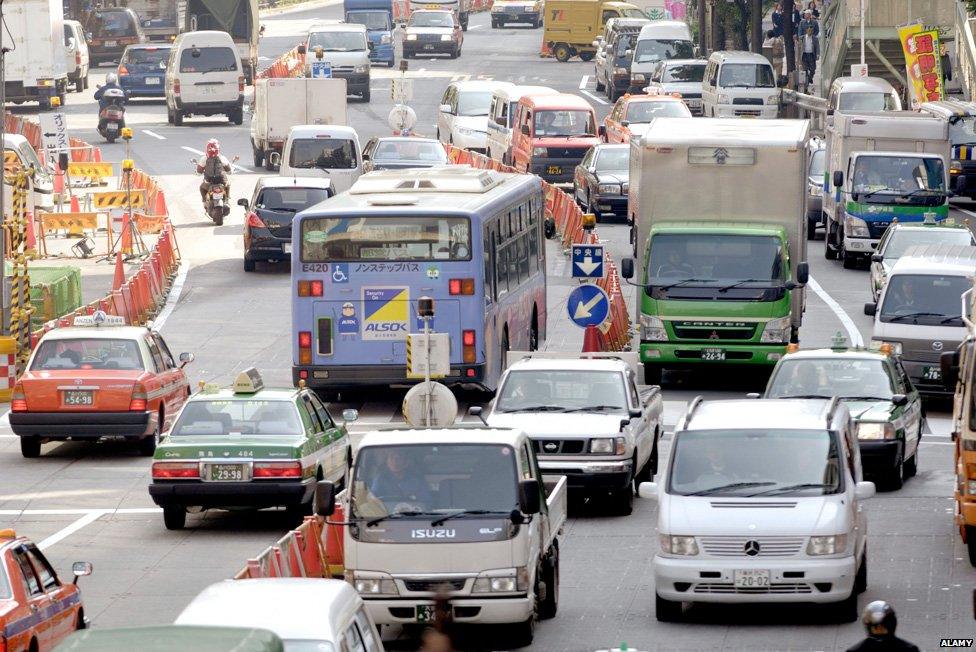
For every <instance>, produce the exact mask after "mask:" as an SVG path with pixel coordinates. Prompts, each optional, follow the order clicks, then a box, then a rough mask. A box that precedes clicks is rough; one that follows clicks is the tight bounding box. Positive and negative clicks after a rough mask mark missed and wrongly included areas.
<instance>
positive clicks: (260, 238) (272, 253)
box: [244, 229, 291, 260]
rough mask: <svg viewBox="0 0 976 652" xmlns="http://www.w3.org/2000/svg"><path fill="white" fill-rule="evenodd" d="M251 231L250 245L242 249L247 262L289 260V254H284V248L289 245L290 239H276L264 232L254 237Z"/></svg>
mask: <svg viewBox="0 0 976 652" xmlns="http://www.w3.org/2000/svg"><path fill="white" fill-rule="evenodd" d="M254 231H255V229H251V243H250V245H249V246H248V247H247V248H246V249H244V258H245V259H247V260H285V259H289V258H291V252H290V251H289V252H287V253H286V252H285V246H286V245H290V244H291V238H276V237H275V236H273V235H271V234H270V233H268V232H267V230H265V232H264V233H263V234H258V235H256V234H255V233H254Z"/></svg>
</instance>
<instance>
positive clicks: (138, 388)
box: [129, 383, 163, 426]
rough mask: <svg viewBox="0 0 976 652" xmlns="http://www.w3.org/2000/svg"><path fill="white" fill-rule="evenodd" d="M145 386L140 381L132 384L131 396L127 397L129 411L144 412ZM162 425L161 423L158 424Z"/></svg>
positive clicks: (145, 401) (145, 403) (145, 400)
mask: <svg viewBox="0 0 976 652" xmlns="http://www.w3.org/2000/svg"><path fill="white" fill-rule="evenodd" d="M146 405H147V397H146V388H145V387H143V385H142V384H141V383H136V384H135V385H133V386H132V398H131V399H129V412H144V411H145V410H146ZM159 425H160V426H162V425H163V424H159Z"/></svg>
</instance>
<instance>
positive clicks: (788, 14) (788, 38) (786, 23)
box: [783, 0, 796, 88]
mask: <svg viewBox="0 0 976 652" xmlns="http://www.w3.org/2000/svg"><path fill="white" fill-rule="evenodd" d="M795 33H796V25H794V24H793V0H783V45H784V46H785V48H784V52H783V54H784V55H785V56H786V77H787V79H788V80H789V81H787V86H790V85H791V84H792V86H791V87H792V88H796V48H795V47H794V43H793V37H794V36H795Z"/></svg>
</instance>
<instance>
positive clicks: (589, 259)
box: [573, 245, 603, 278]
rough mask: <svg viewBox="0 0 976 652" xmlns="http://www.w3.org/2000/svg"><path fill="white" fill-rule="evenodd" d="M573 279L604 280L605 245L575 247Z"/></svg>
mask: <svg viewBox="0 0 976 652" xmlns="http://www.w3.org/2000/svg"><path fill="white" fill-rule="evenodd" d="M573 278H603V245H573Z"/></svg>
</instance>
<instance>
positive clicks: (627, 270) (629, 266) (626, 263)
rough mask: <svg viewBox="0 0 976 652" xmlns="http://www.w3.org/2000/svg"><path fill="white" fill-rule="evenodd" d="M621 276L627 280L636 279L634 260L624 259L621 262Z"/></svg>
mask: <svg viewBox="0 0 976 652" xmlns="http://www.w3.org/2000/svg"><path fill="white" fill-rule="evenodd" d="M620 275H621V276H623V277H624V278H626V279H632V278H634V259H633V258H624V259H623V260H621V261H620Z"/></svg>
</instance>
